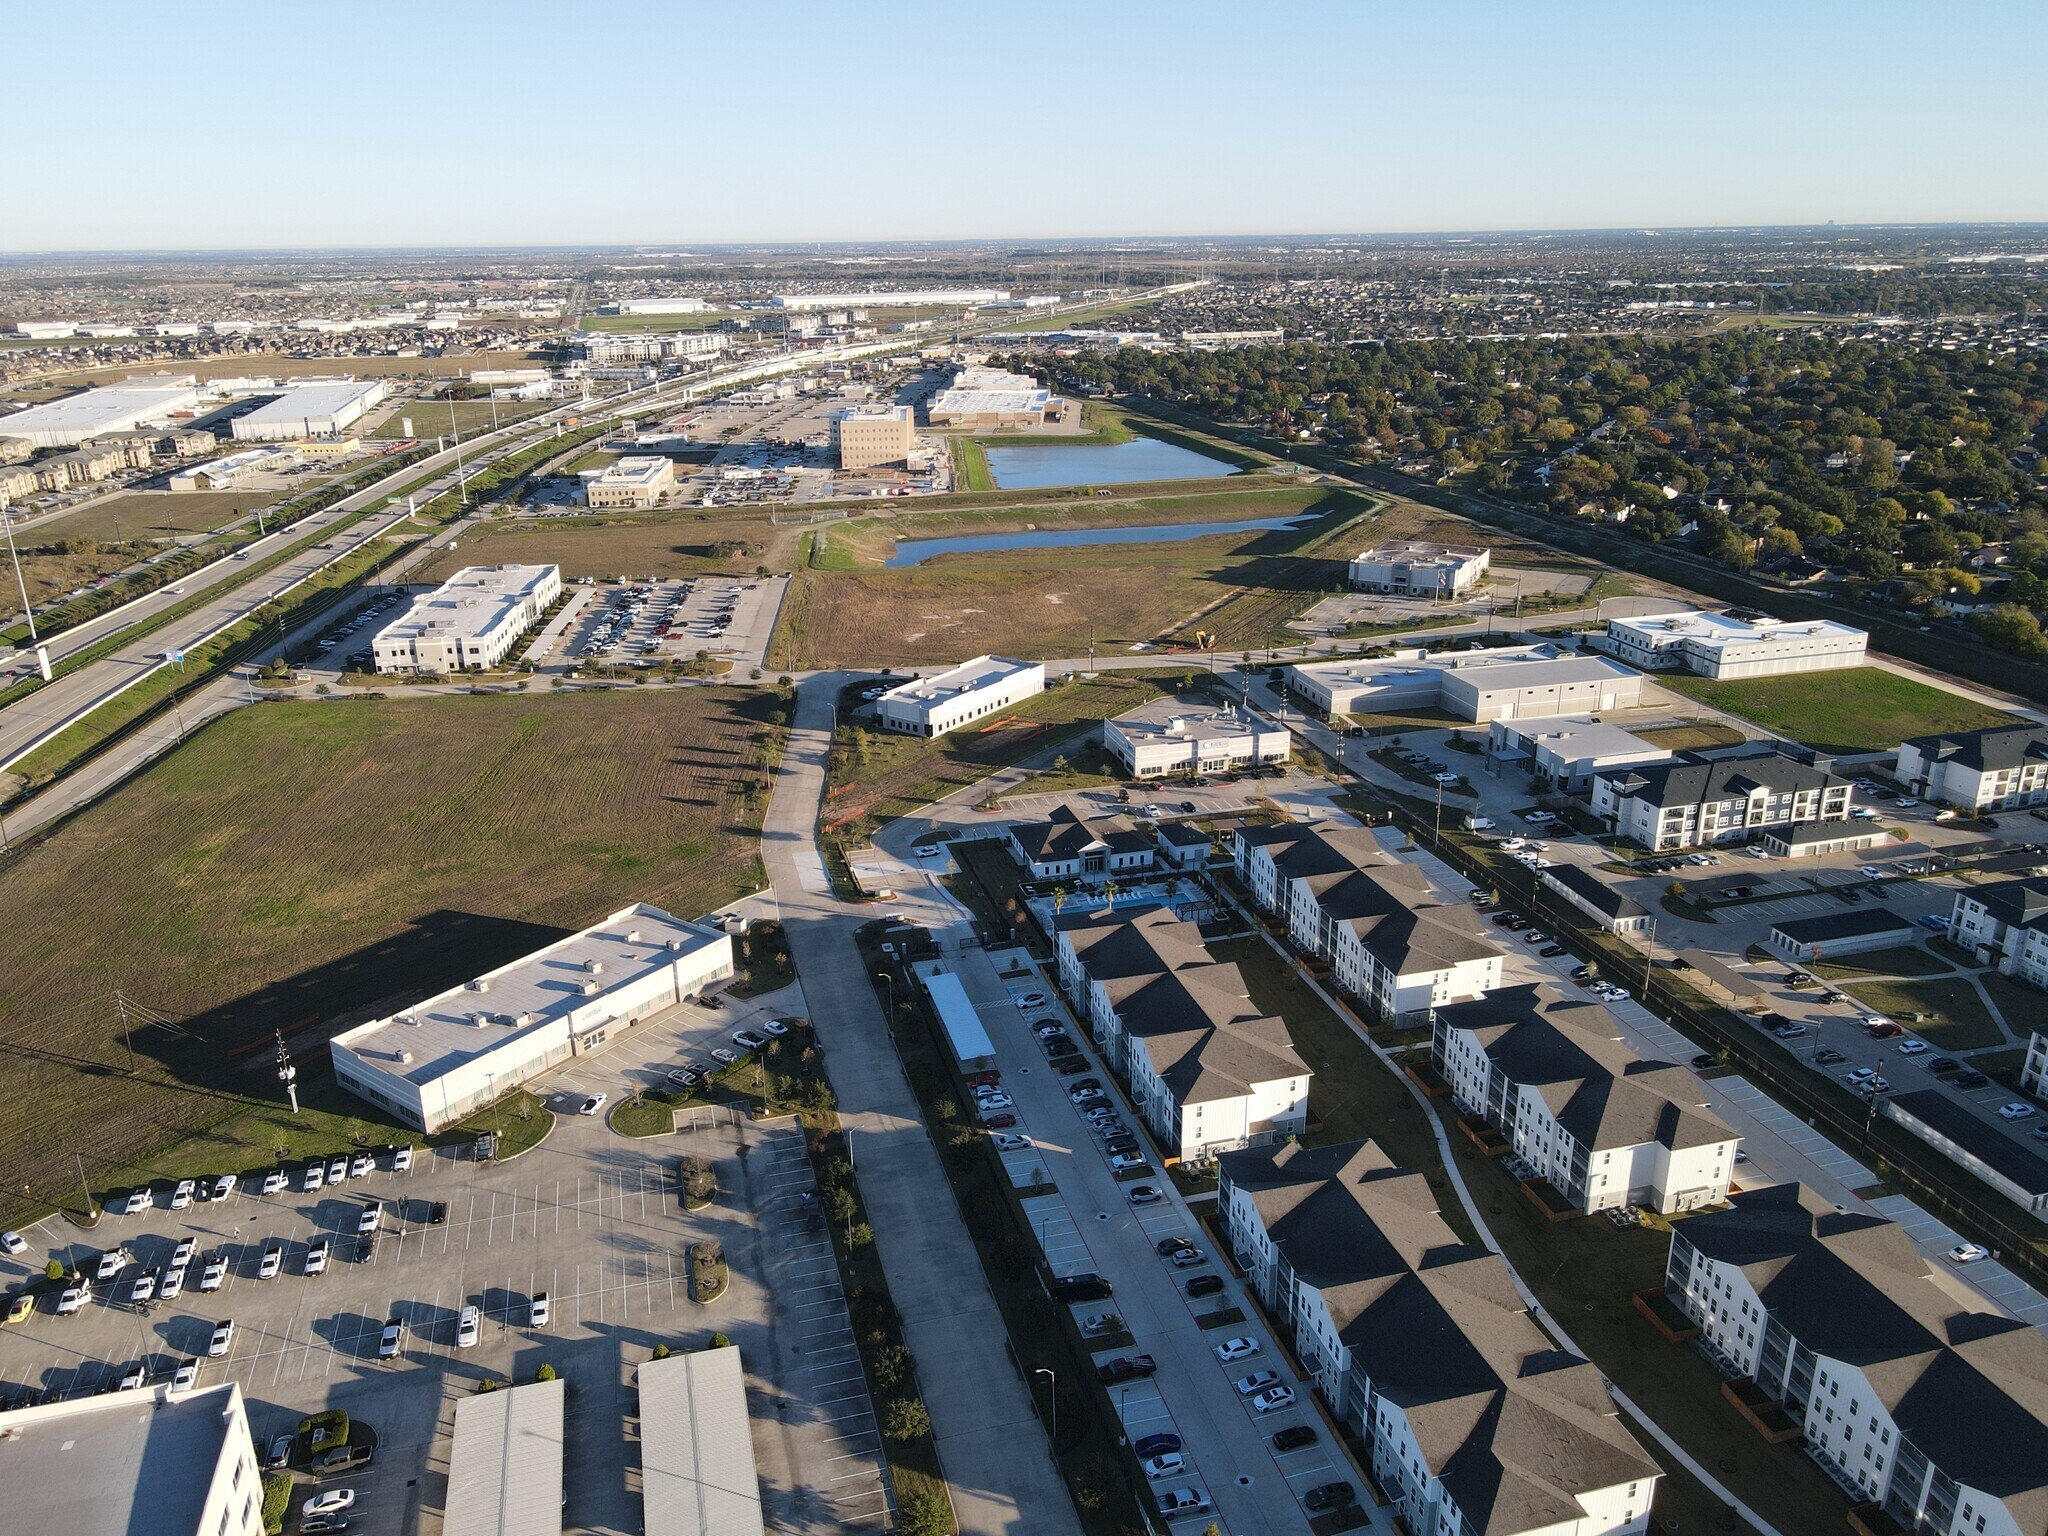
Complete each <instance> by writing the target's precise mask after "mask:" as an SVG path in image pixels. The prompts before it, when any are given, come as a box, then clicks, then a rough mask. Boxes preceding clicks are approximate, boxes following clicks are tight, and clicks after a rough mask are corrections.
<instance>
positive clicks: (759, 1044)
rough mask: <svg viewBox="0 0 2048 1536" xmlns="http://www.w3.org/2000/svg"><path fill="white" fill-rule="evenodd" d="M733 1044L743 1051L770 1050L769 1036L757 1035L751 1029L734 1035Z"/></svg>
mask: <svg viewBox="0 0 2048 1536" xmlns="http://www.w3.org/2000/svg"><path fill="white" fill-rule="evenodd" d="M732 1043H733V1044H734V1045H736V1046H738V1047H739V1048H740V1049H741V1050H743V1051H765V1050H766V1049H767V1048H768V1038H767V1036H765V1035H757V1034H755V1033H754V1032H753V1031H752V1030H751V1029H743V1030H741V1031H740V1032H739V1033H738V1034H736V1035H734V1036H733V1037H732Z"/></svg>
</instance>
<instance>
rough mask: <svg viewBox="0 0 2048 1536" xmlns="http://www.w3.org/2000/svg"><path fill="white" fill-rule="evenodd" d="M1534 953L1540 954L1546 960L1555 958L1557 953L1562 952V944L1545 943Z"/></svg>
mask: <svg viewBox="0 0 2048 1536" xmlns="http://www.w3.org/2000/svg"><path fill="white" fill-rule="evenodd" d="M1536 953H1537V954H1539V955H1541V956H1542V957H1543V958H1544V959H1546V960H1555V959H1556V958H1557V957H1558V956H1559V955H1561V954H1563V953H1564V946H1563V945H1562V944H1546V945H1544V946H1543V947H1542V948H1541V949H1539V950H1537V951H1536Z"/></svg>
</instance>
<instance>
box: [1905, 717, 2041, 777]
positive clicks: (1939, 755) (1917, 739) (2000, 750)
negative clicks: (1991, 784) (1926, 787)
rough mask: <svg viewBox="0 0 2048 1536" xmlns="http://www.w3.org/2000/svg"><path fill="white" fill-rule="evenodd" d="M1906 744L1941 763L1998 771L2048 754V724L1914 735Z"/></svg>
mask: <svg viewBox="0 0 2048 1536" xmlns="http://www.w3.org/2000/svg"><path fill="white" fill-rule="evenodd" d="M1906 745H1907V746H1909V747H1915V748H1917V749H1918V750H1919V752H1920V755H1921V756H1923V757H1925V758H1928V759H1929V760H1931V761H1933V762H1938V763H1957V764H1960V765H1961V766H1962V767H1965V768H1973V769H1975V770H1976V771H1977V772H1979V773H1997V772H2000V771H2001V770H2004V769H2007V768H2018V767H2020V766H2021V765H2022V764H2025V763H2031V762H2039V761H2041V760H2042V759H2043V758H2048V725H2032V724H2020V725H1994V726H1992V727H1990V728H1989V729H1987V730H1982V731H1961V732H1958V733H1956V734H1955V735H1943V736H1914V737H1911V738H1909V739H1908V740H1907V742H1906Z"/></svg>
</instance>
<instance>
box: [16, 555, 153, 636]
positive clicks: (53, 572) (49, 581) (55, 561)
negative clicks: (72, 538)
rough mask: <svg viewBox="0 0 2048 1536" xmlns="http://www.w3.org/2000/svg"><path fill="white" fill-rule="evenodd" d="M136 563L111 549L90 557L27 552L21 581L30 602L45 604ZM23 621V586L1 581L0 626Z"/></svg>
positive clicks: (22, 563)
mask: <svg viewBox="0 0 2048 1536" xmlns="http://www.w3.org/2000/svg"><path fill="white" fill-rule="evenodd" d="M132 562H133V557H132V556H130V555H125V554H122V553H119V552H118V551H115V550H108V549H100V550H95V551H94V552H93V553H91V554H89V555H60V554H56V553H50V554H41V553H34V554H32V553H30V552H29V551H28V550H23V551H22V552H21V579H22V581H24V582H25V583H27V585H28V600H29V601H30V602H31V603H41V602H45V601H47V600H48V599H50V598H53V597H56V596H58V595H59V594H61V593H65V592H70V591H74V590H75V589H77V588H79V587H82V586H85V585H87V584H88V583H90V582H93V581H96V580H98V579H99V578H100V577H102V576H111V575H113V574H114V573H115V572H116V571H119V570H122V569H124V568H126V567H127V566H128V565H130V564H131V563H132ZM20 621H21V589H20V587H17V586H16V585H15V584H14V583H13V582H11V581H0V624H15V623H19V622H20Z"/></svg>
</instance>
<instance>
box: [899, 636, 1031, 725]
mask: <svg viewBox="0 0 2048 1536" xmlns="http://www.w3.org/2000/svg"><path fill="white" fill-rule="evenodd" d="M1043 692H1045V667H1044V665H1043V664H1042V663H1040V662H1036V661H1017V660H1014V659H1012V658H1011V657H1008V656H976V657H974V658H973V659H972V660H970V661H963V662H961V663H960V665H959V666H957V667H949V668H948V669H947V670H945V671H944V672H941V673H939V674H937V675H936V676H934V677H914V678H912V679H911V680H910V681H909V682H907V683H899V684H898V685H897V686H896V687H894V688H891V689H890V690H889V691H888V692H887V693H885V694H883V695H882V696H881V697H880V698H878V699H876V700H875V720H876V723H877V724H878V725H880V727H881V728H882V729H883V730H885V731H894V732H896V733H897V734H899V735H904V736H943V735H945V734H946V732H948V731H952V730H958V729H959V728H960V727H961V726H963V725H966V724H968V723H969V722H971V721H975V720H983V719H986V718H987V717H988V716H990V715H993V714H998V713H1000V712H1001V711H1003V710H1006V709H1009V708H1012V707H1013V706H1015V705H1017V704H1021V703H1022V702H1023V701H1024V700H1026V699H1031V698H1036V697H1037V696H1038V695H1039V694H1041V693H1043Z"/></svg>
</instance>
